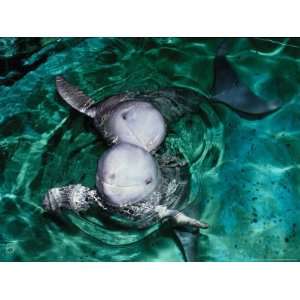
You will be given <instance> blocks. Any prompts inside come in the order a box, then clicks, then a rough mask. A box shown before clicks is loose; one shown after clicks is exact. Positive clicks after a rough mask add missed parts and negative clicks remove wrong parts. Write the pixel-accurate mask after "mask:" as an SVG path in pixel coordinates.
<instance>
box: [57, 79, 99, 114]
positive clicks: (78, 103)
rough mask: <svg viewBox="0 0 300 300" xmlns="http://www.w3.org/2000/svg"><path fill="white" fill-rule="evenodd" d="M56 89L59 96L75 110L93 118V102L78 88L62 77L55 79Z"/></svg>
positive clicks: (94, 112) (94, 110) (94, 111)
mask: <svg viewBox="0 0 300 300" xmlns="http://www.w3.org/2000/svg"><path fill="white" fill-rule="evenodd" d="M56 88H57V91H58V93H59V95H60V96H61V97H62V98H63V99H64V101H65V102H67V103H68V104H69V105H70V106H71V107H72V108H74V109H75V110H77V111H79V112H81V113H83V114H85V115H87V116H89V117H91V118H94V117H95V114H96V109H95V102H94V101H93V100H92V99H91V98H90V97H88V96H87V95H85V94H84V93H83V92H82V91H81V90H80V89H79V88H77V87H75V86H73V85H71V84H70V83H68V82H67V81H66V80H65V79H64V78H63V77H62V76H57V77H56Z"/></svg>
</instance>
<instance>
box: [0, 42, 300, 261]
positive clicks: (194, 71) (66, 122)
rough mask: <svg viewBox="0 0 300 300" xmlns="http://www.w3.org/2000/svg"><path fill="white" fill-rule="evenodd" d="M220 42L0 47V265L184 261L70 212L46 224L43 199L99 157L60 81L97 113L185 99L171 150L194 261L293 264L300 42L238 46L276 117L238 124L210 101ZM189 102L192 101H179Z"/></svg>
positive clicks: (160, 231)
mask: <svg viewBox="0 0 300 300" xmlns="http://www.w3.org/2000/svg"><path fill="white" fill-rule="evenodd" d="M220 41H221V39H202V38H193V39H191V38H188V39H187V38H186V39H184V38H156V39H151V38H131V39H129V38H122V39H118V38H105V39H101V38H88V39H79V38H38V39H32V38H22V39H15V38H2V39H0V104H1V105H0V107H1V114H0V122H1V125H0V136H1V139H0V157H1V158H0V168H1V173H0V176H1V177H0V178H1V179H0V182H1V190H0V196H1V198H0V215H1V227H0V260H1V261H183V260H184V258H183V256H182V253H181V252H180V250H179V248H178V245H177V243H176V242H175V240H174V237H173V234H172V230H171V229H170V228H168V227H167V226H162V227H158V226H154V227H152V228H150V229H148V230H125V229H119V228H118V229H116V228H114V227H113V226H107V224H104V223H102V220H96V219H93V218H92V217H91V218H80V217H78V216H75V215H73V214H71V213H68V214H64V215H62V216H58V217H56V218H54V217H50V216H48V215H46V214H44V213H43V210H42V207H41V201H42V199H43V196H44V194H45V193H46V191H47V190H48V189H49V188H51V187H54V186H62V185H67V184H72V183H79V182H80V183H82V184H84V185H86V186H91V187H92V186H94V184H95V170H96V162H97V159H98V157H99V156H100V155H101V153H103V151H104V150H105V149H107V146H106V144H105V143H104V141H102V140H101V138H100V137H99V135H98V134H97V133H96V131H95V130H94V129H93V126H92V124H91V122H90V121H89V120H88V119H87V118H85V117H84V116H81V115H79V114H77V113H76V112H74V111H72V110H70V109H69V107H67V106H66V105H65V104H64V103H63V102H62V101H61V99H60V98H59V96H58V95H57V93H56V90H55V82H54V80H55V76H57V75H61V74H63V75H64V76H65V77H66V78H68V80H69V81H70V82H72V83H74V84H76V85H78V86H80V87H81V89H82V90H84V91H85V93H87V94H88V95H89V96H91V97H93V99H95V100H97V101H101V100H103V99H104V98H105V97H107V96H109V95H112V94H117V93H121V92H126V91H151V90H157V89H160V88H166V87H168V88H169V87H176V88H185V89H187V90H191V91H193V92H195V93H196V94H198V95H199V107H197V108H195V110H194V111H193V112H192V113H187V114H186V115H185V116H184V117H183V118H180V119H178V120H177V122H175V123H174V124H172V128H171V129H172V130H170V132H169V134H168V136H167V139H166V141H165V145H164V146H165V147H166V148H168V149H174V148H177V149H179V150H180V151H181V152H182V153H183V154H184V156H185V157H186V158H187V159H188V161H189V164H190V172H191V174H192V182H191V191H190V196H189V200H191V202H192V203H193V205H194V207H195V213H196V215H197V217H198V218H199V219H200V218H201V219H202V220H205V221H206V222H207V223H209V225H210V227H209V229H207V230H205V231H201V235H200V238H199V242H198V244H197V254H198V256H197V259H198V260H201V261H257V260H258V261H278V260H279V261H281V260H289V261H290V260H291V261H294V260H299V259H300V250H299V245H300V240H299V227H300V221H299V220H300V218H299V217H300V210H299V208H300V200H299V199H300V198H299V194H300V188H299V181H300V172H299V160H300V156H299V155H298V153H299V150H300V143H299V135H300V132H299V120H300V109H299V108H300V107H299V106H300V104H299V103H300V102H299V100H300V99H299V98H300V96H299V86H300V85H299V81H300V64H299V56H300V40H299V39H286V38H280V39H279V38H278V39H259V38H255V39H246V38H240V39H232V40H230V41H231V47H230V49H229V51H228V56H227V57H228V59H229V61H230V63H231V64H232V66H233V67H234V69H235V70H236V72H237V73H238V75H239V77H240V79H241V80H242V81H243V82H244V83H245V84H246V85H247V86H248V87H249V88H250V89H251V90H252V91H254V92H255V93H256V94H257V95H258V96H261V97H263V98H264V99H266V101H270V100H273V99H281V101H282V102H283V107H282V108H281V109H280V110H278V111H276V112H274V113H273V114H271V115H269V116H267V117H265V118H263V119H259V120H249V119H245V118H242V117H241V116H239V115H238V114H237V113H235V112H233V111H232V110H230V109H229V108H228V107H225V106H223V105H221V104H212V103H210V102H209V100H207V99H205V96H206V95H208V94H209V90H210V88H211V86H212V83H213V78H214V72H213V60H214V57H215V53H216V49H217V47H218V45H219V43H220ZM187 102H189V100H187Z"/></svg>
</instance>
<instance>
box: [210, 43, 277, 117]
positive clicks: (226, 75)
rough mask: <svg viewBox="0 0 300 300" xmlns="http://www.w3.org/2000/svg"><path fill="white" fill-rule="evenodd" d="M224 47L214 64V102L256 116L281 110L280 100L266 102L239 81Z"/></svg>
mask: <svg viewBox="0 0 300 300" xmlns="http://www.w3.org/2000/svg"><path fill="white" fill-rule="evenodd" d="M224 47H225V46H222V47H220V48H221V50H219V51H218V54H217V56H216V58H215V62H214V68H215V69H214V71H215V80H214V85H213V89H212V93H211V94H212V100H213V101H214V102H221V103H224V104H226V105H228V106H229V107H231V108H232V109H234V110H237V111H240V112H242V113H246V114H254V115H265V114H268V113H271V112H273V111H275V110H277V109H278V108H280V106H281V101H280V100H274V101H264V100H263V99H261V98H260V97H258V96H256V95H255V94H254V93H253V92H252V91H251V90H250V89H249V88H248V87H247V86H246V85H245V84H243V83H242V82H241V81H240V80H239V78H238V76H237V74H236V72H235V71H234V70H233V68H232V67H231V65H230V63H229V62H228V60H227V58H226V57H225V55H224V49H223V48H224Z"/></svg>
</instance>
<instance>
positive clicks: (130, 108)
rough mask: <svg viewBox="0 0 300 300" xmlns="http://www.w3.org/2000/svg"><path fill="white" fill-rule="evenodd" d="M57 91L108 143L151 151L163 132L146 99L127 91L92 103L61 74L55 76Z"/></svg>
mask: <svg viewBox="0 0 300 300" xmlns="http://www.w3.org/2000/svg"><path fill="white" fill-rule="evenodd" d="M56 86H57V91H58V93H59V94H60V96H61V97H62V98H63V99H64V100H65V101H66V102H67V103H68V104H69V105H70V106H71V107H73V108H74V109H76V110H77V111H79V112H81V113H83V114H85V115H87V116H89V117H91V118H92V119H93V121H94V125H95V127H96V128H97V130H98V131H99V132H100V133H101V134H102V136H103V137H104V138H105V139H106V140H108V141H110V142H112V143H122V142H124V143H130V144H133V145H137V146H139V147H142V148H143V149H145V150H147V151H148V152H151V151H152V150H155V149H157V148H158V147H159V145H160V144H161V143H162V141H163V140H164V138H165V136H166V123H165V120H164V118H163V116H162V115H161V113H160V112H159V111H158V110H157V109H156V108H155V107H154V106H153V105H152V104H151V103H150V102H146V101H141V100H139V98H138V97H134V98H132V97H131V96H130V94H120V95H116V96H112V97H109V98H108V99H106V100H105V101H104V102H99V103H95V102H94V101H93V100H92V99H91V98H89V97H88V96H86V95H85V94H84V93H83V92H82V91H80V90H79V89H78V88H77V87H75V86H73V85H71V84H69V83H68V82H67V81H65V80H64V79H63V77H57V78H56Z"/></svg>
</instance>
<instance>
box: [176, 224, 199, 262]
mask: <svg viewBox="0 0 300 300" xmlns="http://www.w3.org/2000/svg"><path fill="white" fill-rule="evenodd" d="M173 233H174V236H175V240H176V242H177V244H178V246H179V248H180V251H181V253H182V254H183V257H184V260H185V261H187V262H191V261H198V257H197V253H198V247H197V244H198V239H199V231H198V230H193V231H185V230H183V229H181V228H180V229H179V228H178V229H173Z"/></svg>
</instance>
